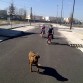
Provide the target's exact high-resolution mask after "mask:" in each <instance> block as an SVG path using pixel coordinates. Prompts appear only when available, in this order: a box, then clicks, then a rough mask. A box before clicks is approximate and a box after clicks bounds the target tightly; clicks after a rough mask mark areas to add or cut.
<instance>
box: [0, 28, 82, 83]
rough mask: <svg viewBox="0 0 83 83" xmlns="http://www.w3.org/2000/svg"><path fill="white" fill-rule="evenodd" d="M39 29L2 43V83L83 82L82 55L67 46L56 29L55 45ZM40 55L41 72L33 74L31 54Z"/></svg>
mask: <svg viewBox="0 0 83 83" xmlns="http://www.w3.org/2000/svg"><path fill="white" fill-rule="evenodd" d="M39 32H40V29H38V28H37V29H34V30H32V31H31V32H28V33H27V34H26V35H25V36H20V37H17V38H13V39H9V40H7V41H4V42H1V43H0V83H63V82H65V83H83V53H82V52H81V51H80V50H78V49H76V48H74V47H70V46H69V45H68V42H67V40H66V38H65V37H64V36H62V35H61V34H60V33H59V32H58V29H57V28H55V38H54V40H53V41H52V45H47V44H46V37H45V38H41V36H40V35H39ZM30 50H32V51H35V52H37V53H39V55H40V59H39V64H40V72H39V73H37V72H36V67H35V66H34V67H33V70H34V72H32V73H31V72H30V70H29V64H28V53H29V51H30Z"/></svg>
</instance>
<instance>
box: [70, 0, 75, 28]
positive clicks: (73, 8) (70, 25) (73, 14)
mask: <svg viewBox="0 0 83 83" xmlns="http://www.w3.org/2000/svg"><path fill="white" fill-rule="evenodd" d="M74 8H75V0H74V2H73V11H72V15H71V21H70V30H71V29H72V23H73V15H74Z"/></svg>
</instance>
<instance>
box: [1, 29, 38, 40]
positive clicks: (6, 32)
mask: <svg viewBox="0 0 83 83" xmlns="http://www.w3.org/2000/svg"><path fill="white" fill-rule="evenodd" d="M32 34H37V33H35V32H23V31H16V30H10V29H2V28H1V29H0V36H1V37H6V38H5V39H4V38H3V39H2V41H1V42H3V41H6V40H9V39H13V38H17V37H23V36H26V35H32Z"/></svg>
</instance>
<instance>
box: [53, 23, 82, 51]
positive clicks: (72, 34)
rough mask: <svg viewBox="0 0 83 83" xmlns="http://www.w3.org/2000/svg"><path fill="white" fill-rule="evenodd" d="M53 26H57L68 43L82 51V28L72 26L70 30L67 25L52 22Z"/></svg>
mask: <svg viewBox="0 0 83 83" xmlns="http://www.w3.org/2000/svg"><path fill="white" fill-rule="evenodd" d="M54 27H57V28H58V32H60V33H61V34H62V36H64V37H65V38H66V39H67V41H68V43H69V45H71V46H74V47H76V48H77V49H79V50H81V51H82V52H83V28H81V31H80V30H79V29H80V28H75V27H73V28H72V30H70V29H69V27H67V26H62V25H61V26H60V25H55V24H54Z"/></svg>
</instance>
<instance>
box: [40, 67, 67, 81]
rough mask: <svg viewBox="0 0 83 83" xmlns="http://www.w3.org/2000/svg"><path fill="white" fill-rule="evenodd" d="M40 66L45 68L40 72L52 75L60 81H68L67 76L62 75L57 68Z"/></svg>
mask: <svg viewBox="0 0 83 83" xmlns="http://www.w3.org/2000/svg"><path fill="white" fill-rule="evenodd" d="M39 68H40V69H43V70H44V71H43V72H39V74H42V75H48V76H52V77H54V78H56V79H57V80H58V81H68V79H67V78H65V77H63V76H62V75H60V74H59V73H58V72H57V71H56V70H55V69H53V68H51V67H44V66H39Z"/></svg>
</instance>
